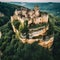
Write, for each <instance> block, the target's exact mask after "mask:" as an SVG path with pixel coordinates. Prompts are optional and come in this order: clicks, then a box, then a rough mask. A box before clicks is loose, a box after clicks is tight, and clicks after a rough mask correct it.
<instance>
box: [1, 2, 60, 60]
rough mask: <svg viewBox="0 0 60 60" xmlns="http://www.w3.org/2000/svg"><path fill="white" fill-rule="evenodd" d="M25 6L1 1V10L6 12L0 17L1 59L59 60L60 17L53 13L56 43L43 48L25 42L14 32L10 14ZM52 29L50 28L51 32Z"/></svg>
mask: <svg viewBox="0 0 60 60" xmlns="http://www.w3.org/2000/svg"><path fill="white" fill-rule="evenodd" d="M21 7H23V6H18V5H13V4H9V3H2V2H0V12H1V13H3V14H4V16H3V17H0V32H1V34H2V37H1V38H0V59H1V60H59V59H60V40H59V39H60V17H59V16H54V15H51V16H50V19H51V25H52V26H53V28H54V43H53V46H52V47H51V49H46V48H43V47H41V46H39V45H37V42H35V43H33V44H31V45H30V44H23V43H22V42H20V41H19V40H18V39H17V38H16V37H15V33H14V32H13V29H12V26H11V22H10V16H12V15H13V13H14V11H15V9H20V8H21ZM51 31H52V29H51V30H50V32H51Z"/></svg>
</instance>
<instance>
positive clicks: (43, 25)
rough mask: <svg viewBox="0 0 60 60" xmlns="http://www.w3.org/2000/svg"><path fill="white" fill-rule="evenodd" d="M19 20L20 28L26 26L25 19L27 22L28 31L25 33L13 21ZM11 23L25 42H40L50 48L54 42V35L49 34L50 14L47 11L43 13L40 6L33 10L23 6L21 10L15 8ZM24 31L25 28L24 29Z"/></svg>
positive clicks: (39, 43)
mask: <svg viewBox="0 0 60 60" xmlns="http://www.w3.org/2000/svg"><path fill="white" fill-rule="evenodd" d="M15 20H18V21H19V22H20V24H21V25H20V28H21V27H23V29H24V27H25V25H24V24H26V23H25V21H26V22H27V25H26V27H27V28H26V31H25V32H24V33H23V32H21V31H20V30H18V29H16V28H15V26H14V24H13V22H14V21H15ZM11 24H12V28H13V31H14V32H15V33H16V35H17V36H18V38H19V39H20V40H21V41H22V42H23V43H29V44H32V43H34V42H38V45H40V46H42V47H45V48H50V47H51V46H52V44H53V40H54V36H53V33H52V35H50V36H48V35H47V34H48V33H47V31H48V30H49V15H48V14H47V13H43V12H42V13H41V12H40V10H39V7H38V6H35V7H34V9H33V10H29V11H28V9H26V8H21V10H17V9H16V10H15V12H14V15H13V16H11ZM23 31H24V30H23Z"/></svg>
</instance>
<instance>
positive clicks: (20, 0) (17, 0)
mask: <svg viewBox="0 0 60 60" xmlns="http://www.w3.org/2000/svg"><path fill="white" fill-rule="evenodd" d="M0 1H1V2H60V0H0Z"/></svg>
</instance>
